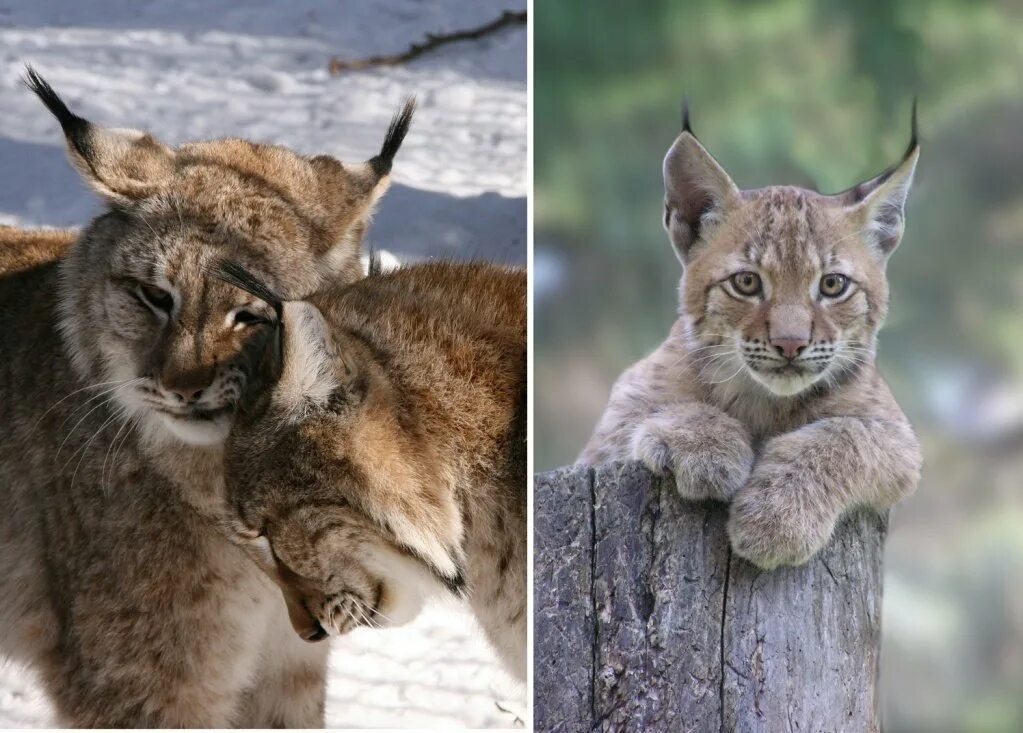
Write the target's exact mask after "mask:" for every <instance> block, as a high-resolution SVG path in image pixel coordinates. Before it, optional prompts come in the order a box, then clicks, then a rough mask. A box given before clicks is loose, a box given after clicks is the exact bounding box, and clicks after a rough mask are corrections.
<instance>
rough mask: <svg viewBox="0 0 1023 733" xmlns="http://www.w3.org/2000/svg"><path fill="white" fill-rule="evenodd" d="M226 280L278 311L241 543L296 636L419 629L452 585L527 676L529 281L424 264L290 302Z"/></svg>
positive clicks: (259, 392)
mask: <svg viewBox="0 0 1023 733" xmlns="http://www.w3.org/2000/svg"><path fill="white" fill-rule="evenodd" d="M224 277H225V278H226V280H227V281H229V282H232V283H234V284H236V285H237V286H238V287H239V288H240V289H241V290H243V291H244V292H247V293H249V294H251V295H252V296H254V297H258V298H261V299H262V300H264V301H265V302H268V303H270V304H271V305H272V307H273V309H274V310H275V312H276V313H277V316H276V317H275V318H274V321H275V322H274V324H273V328H268V329H264V331H263V332H262V333H261V334H253V337H252V342H251V343H252V344H253V347H254V351H253V354H254V355H262V356H260V357H259V358H256V356H253V358H251V359H250V361H249V365H250V372H251V373H252V374H253V377H252V379H251V381H250V384H252V385H255V387H254V389H253V392H252V395H253V396H252V398H251V399H245V398H243V401H242V405H241V407H240V409H239V413H238V419H237V421H236V423H235V425H234V427H233V428H232V430H231V433H230V436H229V438H228V442H227V450H226V455H225V465H226V469H225V473H226V482H227V498H228V506H229V507H230V508H231V510H232V511H233V512H234V516H233V522H232V525H231V526H233V528H234V534H235V536H236V537H237V538H238V542H239V543H240V544H243V545H244V544H251V545H253V546H258V547H260V548H261V551H262V552H263V556H264V558H265V566H266V568H267V571H268V574H270V575H272V576H275V577H276V578H277V580H278V582H279V583H280V584H281V586H282V587H283V589H284V590H285V594H286V595H287V596H288V598H289V600H290V601H291V607H292V608H293V609H299V612H298V613H296V614H294V615H293V620H294V621H295V627H296V630H297V631H298V632H299V634H300V635H301V636H303V638H307V639H318V638H322V637H323V636H325V635H326V634H327V633H328V632H329V633H331V634H343V633H346V632H347V631H349V630H351V629H353V628H355V627H358V626H369V627H387V626H391V625H396V624H401V623H405V622H407V621H409V620H410V619H411V618H413V617H414V616H415V615H416V613H418V611H419V609H420V607H421V605H422V603H423V601H424V599H425V598H426V597H428V596H429V595H431V594H433V593H435V592H437V591H440V592H445V589H446V591H450V592H453V593H455V594H456V595H461V596H465V597H466V598H467V600H468V602H469V604H470V606H471V607H472V609H473V610H474V612H475V614H476V616H477V618H478V619H479V621H480V624H481V626H482V628H483V630H484V632H485V633H486V635H487V636H488V638H489V639H490V641H491V642H492V643H493V646H494V647H495V649H496V651H497V653H498V655H499V656H500V657H501V659H502V660H503V661H504V662H505V664H506V666H507V667H508V669H509V671H511V672H512V673H514V674H516V675H517V676H518V677H519V678H520V679H524V678H525V660H526V562H527V558H526V278H525V273H524V272H522V271H521V270H511V269H505V268H499V267H496V266H491V265H484V264H467V265H452V264H442V263H435V264H426V265H418V266H410V267H405V268H402V269H399V270H397V271H394V272H392V273H388V274H385V275H375V274H371V275H370V276H368V277H367V278H366V279H363V280H360V281H359V282H358V283H356V284H354V285H351V286H349V287H347V288H334V289H331V290H328V291H324V292H322V293H320V294H317V295H316V296H315V297H313V298H311V299H309V300H308V301H303V302H294V301H292V302H287V303H282V302H281V301H280V299H279V298H278V296H276V295H274V294H273V293H272V292H270V290H269V288H267V287H265V286H264V285H262V284H261V283H259V282H258V281H256V280H255V279H254V278H252V277H251V276H250V275H249V274H248V273H246V272H245V270H244V269H243V268H240V267H237V266H233V265H229V266H228V267H227V268H226V272H225V275H224ZM256 375H259V376H256ZM303 611H304V612H305V613H303Z"/></svg>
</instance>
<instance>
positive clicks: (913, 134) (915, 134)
mask: <svg viewBox="0 0 1023 733" xmlns="http://www.w3.org/2000/svg"><path fill="white" fill-rule="evenodd" d="M916 103H917V97H915V96H914V97H913V113H912V114H913V116H912V118H911V120H910V135H909V147H908V148H906V152H905V154H904V155H903V156H902V158H903V160H905V159H906V158H908V157H909V156H910V155H912V154H913V151H914V150H916V149H917V148H918V147H920V133H919V130H918V128H917V122H916Z"/></svg>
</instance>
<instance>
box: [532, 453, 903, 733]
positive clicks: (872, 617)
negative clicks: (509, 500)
mask: <svg viewBox="0 0 1023 733" xmlns="http://www.w3.org/2000/svg"><path fill="white" fill-rule="evenodd" d="M533 516H534V587H535V591H534V599H535V600H534V608H535V612H534V613H535V616H534V618H535V632H534V650H535V651H534V684H533V687H534V719H535V726H536V730H537V731H545V732H546V731H552V732H554V731H556V732H561V731H564V732H565V733H578V732H581V731H644V732H647V733H653V732H654V731H666V732H667V731H670V732H672V733H675V732H678V731H701V732H702V731H729V732H730V731H763V732H764V733H774V732H775V731H806V732H807V733H828V732H834V733H844V732H846V731H856V732H857V733H859V732H860V731H876V730H878V729H879V723H878V694H877V681H878V662H879V654H880V636H881V583H882V563H883V550H884V538H885V533H886V530H887V518H886V517H884V516H878V515H877V514H874V513H868V512H857V513H854V514H851V515H850V516H848V517H847V518H846V519H845V520H844V521H843V522H842V523H841V524H840V526H839V527H838V529H836V532H835V537H834V538H833V539H832V541H831V543H830V544H829V545H828V547H826V548H825V549H824V550H823V551H822V552H821V553H820V554H819V555H818V556H817V557H815V558H814V559H813V560H811V561H810V562H809V563H808V564H806V565H804V566H802V567H798V568H782V569H779V570H775V571H771V572H764V571H761V570H759V569H758V568H756V567H755V566H753V565H751V564H749V563H747V562H746V561H744V560H742V559H740V558H738V557H733V556H732V553H731V550H730V549H729V546H728V538H727V536H726V534H725V522H726V519H727V507H725V506H724V505H723V504H719V503H713V502H703V503H693V502H685V501H683V500H681V499H680V498H679V496H678V494H677V492H676V491H675V487H674V483H673V481H672V479H671V478H660V477H656V476H654V475H652V474H651V473H650V472H649V471H647V470H646V469H645V468H644V467H643V466H641V465H639V464H633V463H625V464H608V465H606V466H600V467H597V468H596V469H593V468H566V469H560V470H557V471H552V472H549V473H543V474H539V475H538V476H537V477H536V483H535V491H534V511H533Z"/></svg>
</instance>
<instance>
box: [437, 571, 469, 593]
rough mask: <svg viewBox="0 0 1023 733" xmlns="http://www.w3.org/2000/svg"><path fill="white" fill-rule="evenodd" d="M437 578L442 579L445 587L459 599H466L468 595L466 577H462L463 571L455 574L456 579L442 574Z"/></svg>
mask: <svg viewBox="0 0 1023 733" xmlns="http://www.w3.org/2000/svg"><path fill="white" fill-rule="evenodd" d="M437 577H439V578H440V580H441V582H442V583H443V584H444V586H445V587H446V588H447V589H448V590H449V591H451V592H452V593H453V594H454V595H456V596H458V597H459V598H464V597H465V594H466V587H465V576H463V575H462V571H461V570H458V572H457V573H455V577H453V578H449V577H447V576H445V575H440V574H438V576H437Z"/></svg>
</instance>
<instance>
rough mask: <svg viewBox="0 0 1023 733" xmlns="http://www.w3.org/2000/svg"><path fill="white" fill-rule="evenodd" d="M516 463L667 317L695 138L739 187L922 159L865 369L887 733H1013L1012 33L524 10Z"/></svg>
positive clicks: (1021, 663) (642, 10)
mask: <svg viewBox="0 0 1023 733" xmlns="http://www.w3.org/2000/svg"><path fill="white" fill-rule="evenodd" d="M534 15H535V39H536V44H535V100H536V101H535V115H536V117H535V120H536V122H535V176H536V188H535V191H536V196H535V201H536V208H535V211H536V236H535V259H534V263H535V269H534V277H535V285H536V288H535V289H536V292H535V301H534V302H535V344H536V348H535V379H536V382H535V384H536V390H535V394H536V399H535V410H536V413H535V414H536V419H535V438H536V439H535V442H534V445H535V455H536V467H537V470H543V469H546V468H551V467H554V466H558V465H563V464H566V463H571V462H572V461H573V460H574V459H575V456H576V455H577V454H578V452H579V450H580V449H581V448H582V446H583V444H584V442H585V441H586V439H587V437H588V436H589V433H590V430H591V429H592V427H593V425H594V424H595V422H596V420H597V418H598V417H599V415H600V413H601V411H602V410H603V407H604V405H605V403H606V400H607V395H608V391H609V389H610V387H611V384H612V382H613V381H614V379H615V378H616V376H617V375H618V374H619V373H620V372H621V371H622V370H623V369H624V368H625V367H626V366H628V365H629V364H631V363H633V362H634V361H636V360H637V359H638V358H640V357H642V356H643V355H644V354H646V353H648V352H649V351H651V350H652V349H654V348H655V347H656V346H657V345H658V344H659V343H660V342H661V341H662V340H663V339H664V337H665V335H666V333H667V331H668V328H669V326H670V324H671V322H672V320H673V318H674V312H675V307H676V292H675V289H676V287H677V283H678V278H679V275H680V270H679V266H678V264H677V261H676V259H675V256H674V254H673V253H672V251H671V249H670V246H669V244H668V241H667V237H666V235H665V234H664V232H663V230H662V229H661V223H660V222H661V207H662V198H663V191H662V182H661V173H660V167H661V160H662V158H663V155H664V153H665V152H666V151H667V148H668V146H669V145H670V144H671V142H672V140H673V139H674V137H675V135H676V134H677V132H678V130H679V103H680V100H681V98H682V96H683V94H687V95H688V96H689V97H690V100H691V105H692V110H693V118H692V119H693V128H694V131H695V132H696V134H697V136H698V137H699V138H700V139H701V141H702V142H703V143H704V144H705V145H706V146H707V148H708V149H709V150H710V151H711V153H712V154H714V155H715V157H717V159H718V160H719V161H720V162H721V163H722V164H723V165H724V166H725V168H726V170H728V172H729V173H730V174H731V176H732V177H733V179H734V180H735V181H736V183H737V184H738V185H739V186H741V187H743V188H755V187H758V186H764V185H770V184H797V185H805V186H809V187H813V188H816V189H818V190H821V191H825V192H831V191H837V190H840V189H844V188H846V187H848V186H850V185H852V184H854V183H857V182H858V181H860V180H862V179H865V178H867V177H869V176H871V175H873V174H875V173H877V172H878V171H880V170H881V169H882V168H884V167H885V166H887V165H888V164H889V163H891V162H893V161H895V160H897V159H898V157H899V155H900V154H901V153H902V151H903V150H904V148H905V145H906V143H907V141H908V138H909V110H910V105H911V101H912V98H913V96H914V95H919V100H920V124H921V136H922V144H923V151H922V158H921V162H920V166H919V168H918V169H917V177H916V184H915V187H914V190H913V192H912V193H911V195H910V201H909V205H908V210H907V230H906V235H905V238H904V239H903V242H902V245H901V247H900V249H899V250H898V251H897V252H896V253H895V255H894V256H893V258H892V260H891V262H890V264H889V268H888V275H889V279H890V281H891V285H892V307H891V314H890V316H889V319H888V323H887V325H886V326H885V329H884V330H883V331H882V335H881V339H880V365H881V368H882V370H883V372H884V373H885V375H886V376H887V378H888V380H889V382H890V383H891V384H892V387H893V389H894V390H895V393H896V395H897V397H898V398H899V400H900V403H901V404H902V405H903V407H904V408H905V410H906V411H907V413H908V414H909V416H910V418H911V419H912V421H913V423H914V425H915V426H916V428H917V430H918V432H919V433H920V436H921V438H922V441H923V443H924V446H925V452H926V459H925V460H926V465H925V469H924V478H923V482H922V484H921V486H920V489H919V490H918V492H917V494H916V495H915V496H914V497H913V498H912V499H910V500H909V501H907V502H906V503H905V504H903V505H902V506H901V507H900V508H899V509H898V510H897V511H896V513H895V515H894V524H893V532H892V536H891V538H890V540H889V544H888V552H887V571H886V573H887V575H886V585H885V600H884V612H885V615H884V621H883V623H884V634H885V642H884V644H885V645H884V651H883V659H882V667H883V671H882V686H883V699H882V705H883V709H884V722H885V726H886V728H885V729H886V730H889V731H893V730H896V731H897V730H964V731H996V730H998V731H1000V730H1006V731H1008V730H1023V9H1021V7H1020V3H1018V2H1011V3H1010V2H1002V3H987V2H965V1H957V2H952V1H949V2H898V3H896V2H879V1H877V0H871V1H869V2H858V3H853V2H838V1H837V0H822V1H819V2H796V1H795V0H789V1H781V2H739V1H736V0H733V1H732V2H720V1H714V2H685V3H682V2H673V3H667V2H646V3H617V2H599V3H598V2H582V1H581V0H559V1H558V2H552V1H549V2H538V3H536V5H535V10H534Z"/></svg>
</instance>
